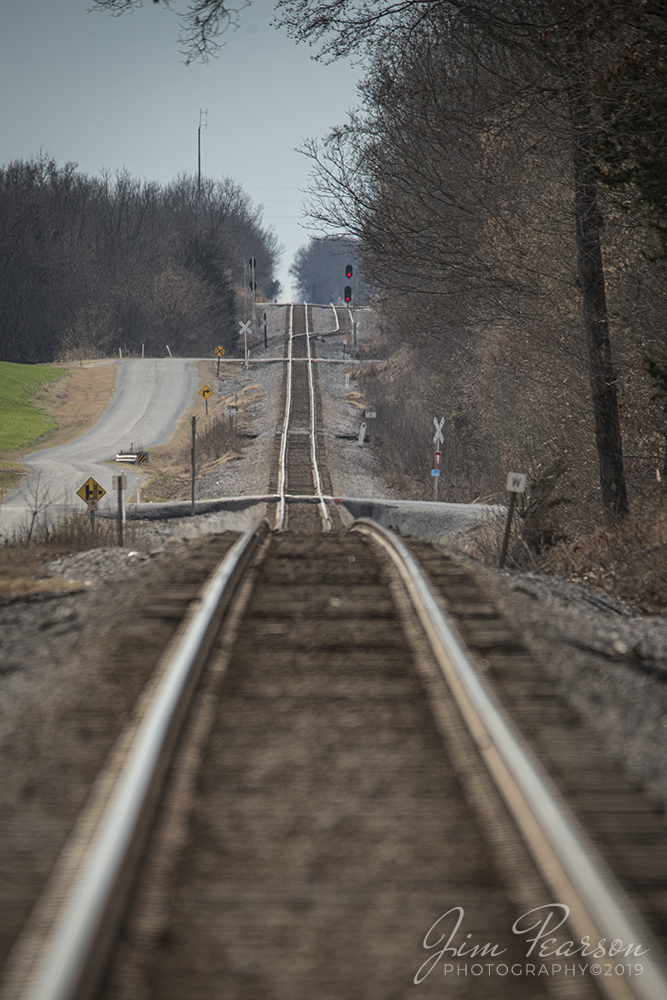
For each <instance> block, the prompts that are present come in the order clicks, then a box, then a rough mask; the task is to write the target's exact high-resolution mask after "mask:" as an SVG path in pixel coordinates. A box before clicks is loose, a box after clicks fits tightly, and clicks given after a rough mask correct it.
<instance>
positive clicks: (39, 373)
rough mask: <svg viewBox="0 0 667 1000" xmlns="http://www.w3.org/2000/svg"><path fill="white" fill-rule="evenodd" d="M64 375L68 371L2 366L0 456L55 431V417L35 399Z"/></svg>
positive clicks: (42, 367)
mask: <svg viewBox="0 0 667 1000" xmlns="http://www.w3.org/2000/svg"><path fill="white" fill-rule="evenodd" d="M65 375H67V369H66V368H52V367H51V366H50V365H18V364H14V363H12V362H10V361H1V362H0V453H11V452H14V451H17V450H18V449H19V448H22V447H24V446H26V445H28V444H30V443H31V442H33V441H38V440H40V439H41V438H44V437H46V436H47V435H48V434H49V432H53V431H54V430H55V429H56V427H57V424H56V422H55V420H54V418H53V416H52V415H51V414H50V413H49V412H48V411H47V410H45V409H44V408H43V407H41V406H39V405H38V404H37V403H36V402H35V399H36V397H37V396H38V394H39V393H40V392H43V390H44V388H45V387H46V386H47V385H48V384H49V383H51V382H58V381H60V380H61V379H62V378H64V377H65Z"/></svg>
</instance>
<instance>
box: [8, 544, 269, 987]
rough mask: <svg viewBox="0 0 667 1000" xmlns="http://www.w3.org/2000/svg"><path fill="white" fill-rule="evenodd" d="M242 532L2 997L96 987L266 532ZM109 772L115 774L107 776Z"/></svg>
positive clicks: (127, 740)
mask: <svg viewBox="0 0 667 1000" xmlns="http://www.w3.org/2000/svg"><path fill="white" fill-rule="evenodd" d="M265 531H266V528H262V527H260V526H255V527H253V528H251V529H250V530H249V531H247V532H246V533H245V534H244V535H242V536H241V537H240V538H239V539H238V540H237V541H236V542H235V544H234V545H233V546H232V548H231V549H230V550H229V552H228V553H227V555H226V556H225V558H224V559H223V560H222V562H221V563H220V565H219V566H218V568H217V570H215V572H214V573H213V575H212V576H211V577H210V578H209V581H208V583H207V584H206V586H205V589H204V591H203V592H202V594H201V596H200V599H199V601H198V602H195V607H194V608H193V611H192V613H191V614H190V616H189V619H188V620H187V623H186V624H185V626H184V628H183V630H182V631H181V630H179V632H178V633H177V634H176V636H175V638H174V640H172V643H171V644H170V646H169V647H168V648H167V651H166V652H165V654H164V655H163V657H162V660H161V662H160V666H159V667H158V671H157V674H158V676H159V683H158V685H157V687H156V690H155V691H154V692H152V697H151V698H150V702H149V704H148V708H147V711H146V712H145V714H144V715H143V716H142V717H141V719H140V720H139V722H138V724H137V726H136V730H134V731H132V732H131V733H130V734H129V735H128V733H127V732H124V733H123V734H121V737H120V738H119V740H118V742H117V744H116V751H117V752H116V753H115V754H114V752H113V751H112V754H111V758H110V761H109V764H108V765H107V767H106V768H105V771H104V772H103V773H102V775H101V776H100V778H99V779H98V781H97V782H96V786H95V788H94V790H93V793H92V794H91V796H90V800H89V803H90V805H89V807H88V808H87V809H84V812H83V814H82V816H81V818H80V819H79V821H78V823H77V826H76V827H75V830H74V832H73V834H72V835H71V836H70V838H69V840H68V843H67V844H66V846H65V849H64V851H63V853H62V854H61V857H60V859H59V862H58V863H57V865H56V870H55V871H54V874H53V876H52V878H51V881H50V883H49V885H48V886H47V889H46V890H45V892H44V893H43V895H42V897H41V900H40V903H38V906H37V908H36V909H35V911H33V915H32V916H31V919H30V921H29V923H28V926H27V927H26V930H25V931H24V933H23V935H22V936H21V938H19V941H18V942H17V946H16V948H15V950H14V952H13V953H12V956H10V961H9V963H8V966H9V971H8V975H7V977H6V979H5V981H4V982H3V984H2V990H1V993H0V996H2V1000H74V998H77V1000H78V998H81V997H85V996H88V995H89V994H90V992H91V991H92V989H93V988H94V985H95V982H96V980H97V977H98V975H99V973H100V971H101V970H100V965H101V964H102V963H103V962H104V958H105V955H106V950H107V947H108V943H109V941H110V940H111V938H112V936H113V933H114V930H115V927H116V925H117V922H118V919H119V916H120V913H121V912H122V907H123V904H124V901H125V896H126V893H127V889H128V885H129V881H130V876H129V874H128V866H129V862H134V861H136V859H137V856H138V854H139V852H140V849H141V847H142V845H143V842H144V839H145V836H146V831H147V826H148V822H149V818H150V811H151V806H152V804H153V802H154V800H155V797H156V794H157V790H158V789H159V786H160V783H161V781H162V778H163V776H164V774H165V771H166V769H167V766H168V763H169V760H170V757H171V753H172V750H173V747H174V744H175V741H176V738H177V735H178V732H179V730H180V726H181V724H182V721H183V719H184V717H185V714H186V712H187V709H188V706H189V703H190V699H191V697H192V694H193V691H194V688H195V686H196V683H197V680H198V678H199V676H200V674H201V670H202V667H203V664H204V662H205V660H206V657H207V656H208V653H209V650H210V647H211V645H212V643H213V639H214V637H215V634H216V631H217V628H218V626H219V623H220V620H221V618H222V615H223V614H224V611H225V610H226V608H227V606H228V604H229V601H230V600H231V597H232V595H233V592H234V590H235V587H236V584H237V583H238V581H239V579H240V576H241V574H242V572H243V570H244V569H245V566H246V565H247V563H248V561H249V559H250V558H251V556H252V554H253V552H254V551H255V548H256V547H257V545H258V544H259V542H260V540H261V538H262V537H263V535H264V534H265ZM110 772H111V777H110Z"/></svg>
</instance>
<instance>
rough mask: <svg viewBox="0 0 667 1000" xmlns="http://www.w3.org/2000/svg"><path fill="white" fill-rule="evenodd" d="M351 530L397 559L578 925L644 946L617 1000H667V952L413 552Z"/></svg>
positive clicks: (514, 806) (618, 986)
mask: <svg viewBox="0 0 667 1000" xmlns="http://www.w3.org/2000/svg"><path fill="white" fill-rule="evenodd" d="M350 530H354V531H360V532H363V533H364V534H366V535H368V536H369V537H370V538H371V539H372V540H373V541H374V542H375V543H376V544H377V545H379V546H381V547H382V548H383V549H384V551H385V552H386V553H387V554H388V555H389V557H390V558H391V560H392V561H393V563H394V565H395V566H396V569H397V570H398V573H399V575H400V577H401V579H402V581H403V583H404V585H405V587H406V589H407V590H408V593H409V595H410V597H411V599H412V602H413V604H414V607H415V609H416V611H417V614H418V615H419V618H420V621H421V624H422V627H423V628H424V631H425V632H426V634H427V636H428V639H429V641H430V643H431V647H432V649H433V652H434V654H435V656H436V659H437V661H438V664H439V666H440V669H441V671H442V673H443V675H444V677H445V680H446V681H447V684H448V685H449V688H450V690H451V692H452V695H453V696H454V699H455V700H456V703H457V705H458V708H459V711H460V713H461V715H462V717H463V720H464V722H465V723H466V726H467V728H468V730H469V732H470V733H471V735H472V737H473V739H474V741H475V743H476V744H477V747H478V749H479V752H480V754H481V756H482V758H483V759H484V761H485V763H486V766H487V768H488V770H489V771H490V773H491V776H492V778H493V780H494V781H495V783H496V785H497V787H498V788H499V789H500V792H501V794H502V796H503V798H504V800H505V803H506V805H507V807H508V809H509V810H510V812H511V814H512V816H513V817H514V820H515V822H516V824H517V826H518V827H519V829H520V831H521V833H522V836H523V838H524V840H525V842H526V844H527V846H528V848H529V850H530V852H531V854H532V855H533V857H534V858H535V861H536V863H537V865H538V866H539V868H540V870H541V872H542V876H543V878H544V879H545V880H546V882H547V884H548V885H550V886H551V888H552V889H553V890H554V892H555V893H556V894H557V898H558V900H559V902H562V903H565V904H566V905H567V906H569V908H570V915H569V918H568V919H569V921H570V925H571V926H572V927H573V929H574V930H575V931H576V933H577V934H579V935H580V936H581V937H584V935H588V936H589V938H590V939H591V941H600V940H602V939H606V940H607V941H610V942H611V941H613V940H614V939H620V940H621V941H623V942H624V943H625V944H628V943H629V942H634V944H635V945H638V944H641V945H642V947H643V948H646V949H647V950H648V951H649V952H650V953H649V954H643V955H642V957H641V964H642V966H643V973H642V975H641V976H636V977H633V978H632V980H630V979H629V978H621V977H620V976H612V977H609V978H607V977H599V978H598V979H597V981H596V983H597V985H598V986H599V988H600V989H601V990H602V992H603V993H604V994H605V996H607V997H608V998H609V1000H667V969H666V967H665V963H664V959H663V957H662V949H661V947H660V945H659V944H658V942H657V941H656V940H655V938H654V936H653V934H652V932H651V931H650V930H649V928H648V927H647V926H646V924H645V922H644V920H643V919H642V917H641V916H640V915H639V913H638V912H637V910H636V908H635V906H634V904H633V903H632V901H631V900H630V898H629V897H628V896H627V894H626V893H625V892H624V890H623V889H622V888H621V886H620V885H619V884H618V882H617V880H616V879H615V877H614V875H613V874H612V872H611V871H610V870H609V868H608V866H607V864H606V862H605V861H604V859H603V858H602V857H601V856H600V854H599V852H598V851H597V849H596V848H595V846H594V844H593V843H592V841H591V840H590V838H589V837H588V834H587V833H586V832H585V830H584V829H583V827H582V826H581V824H580V823H579V821H578V820H577V819H576V817H575V816H574V814H573V813H572V811H571V810H570V808H569V806H568V805H567V803H566V802H565V800H564V799H563V797H562V796H561V795H560V793H559V792H558V790H557V789H556V787H555V786H554V784H553V782H552V781H551V779H550V778H549V776H548V775H547V774H546V772H545V771H544V769H543V768H542V766H541V765H540V764H539V762H538V761H537V760H536V758H535V757H534V755H533V754H532V752H531V750H530V749H529V747H528V746H527V745H526V743H525V741H524V740H523V738H522V736H521V735H520V733H519V732H518V730H517V729H516V727H515V726H514V725H513V723H512V722H511V720H510V719H509V718H508V716H507V714H506V713H505V711H504V709H503V708H502V706H501V705H500V703H499V702H498V701H497V699H496V698H495V696H494V694H493V692H492V691H491V689H490V687H489V686H488V684H486V682H485V681H484V679H483V678H482V677H481V675H480V674H479V673H478V671H477V670H476V669H475V668H474V667H473V666H472V664H471V663H470V661H469V659H468V656H467V655H466V652H465V647H464V645H463V642H462V640H460V639H459V637H458V636H457V635H456V631H455V629H454V628H453V626H452V624H451V623H450V622H449V621H448V619H447V617H446V615H445V613H444V612H443V610H442V608H441V607H440V603H439V599H438V597H437V595H436V594H435V591H434V590H433V588H432V587H431V584H430V583H429V581H428V580H427V579H426V578H425V576H424V574H423V572H422V570H421V567H420V566H419V565H418V563H417V561H416V560H415V559H414V557H413V556H412V554H411V553H410V551H409V550H408V548H407V547H406V546H405V545H404V544H403V542H402V541H401V540H400V539H399V538H398V537H397V536H396V535H394V534H392V533H391V532H389V531H387V530H386V529H385V528H383V527H381V526H380V525H379V524H377V523H376V522H374V521H370V520H367V519H363V518H360V519H359V520H357V521H355V522H353V524H352V525H351V526H350Z"/></svg>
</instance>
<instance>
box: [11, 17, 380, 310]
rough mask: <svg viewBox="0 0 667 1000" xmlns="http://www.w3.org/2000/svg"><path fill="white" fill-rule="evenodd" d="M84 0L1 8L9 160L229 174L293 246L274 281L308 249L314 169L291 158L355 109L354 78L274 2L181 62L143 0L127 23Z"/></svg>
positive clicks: (166, 29) (172, 31)
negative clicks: (298, 40)
mask: <svg viewBox="0 0 667 1000" xmlns="http://www.w3.org/2000/svg"><path fill="white" fill-rule="evenodd" d="M89 6H90V2H89V0H0V93H1V94H2V97H1V98H0V163H3V164H4V163H7V162H8V161H10V160H14V159H26V158H29V157H31V156H32V155H34V154H35V153H37V152H38V151H39V150H40V149H42V150H44V151H45V152H47V153H49V154H51V155H52V156H53V157H54V158H55V159H56V160H57V161H58V162H59V163H65V162H67V161H73V162H75V163H77V164H78V165H79V169H80V170H82V171H84V172H85V173H88V174H97V173H98V172H99V170H100V169H102V168H107V169H111V170H116V169H122V168H124V167H125V168H127V170H128V171H129V172H130V173H131V174H132V175H134V176H136V177H142V178H146V179H148V180H155V181H161V182H166V181H170V180H172V179H173V178H174V177H176V176H177V174H179V173H181V172H182V171H188V172H190V173H193V174H194V173H196V171H197V128H198V125H199V111H200V108H202V109H208V118H207V119H205V120H207V121H208V127H207V129H206V130H202V143H201V145H202V173H203V174H206V175H208V176H211V177H223V176H229V177H233V178H234V180H236V181H238V182H239V183H240V184H241V185H242V186H243V187H244V189H245V190H246V191H247V192H248V194H249V195H250V197H251V198H252V199H253V201H254V202H255V203H261V204H263V205H264V206H265V212H264V219H265V222H267V223H268V224H270V225H272V226H274V228H275V230H276V232H277V234H278V238H279V240H280V242H281V243H282V244H284V245H285V253H284V255H283V259H282V261H281V264H280V265H279V270H278V277H279V278H280V280H281V282H282V284H283V287H284V288H285V289H286V290H289V289H290V287H291V281H290V279H289V278H288V274H287V271H288V268H289V265H290V263H291V262H292V259H293V257H294V253H295V252H296V250H297V249H298V247H300V246H301V245H303V244H304V243H306V242H307V241H308V230H307V228H303V226H307V222H306V220H305V218H304V217H303V207H302V206H303V196H302V194H301V193H300V192H301V191H303V190H304V188H305V186H306V184H307V179H308V174H309V169H310V168H309V164H308V161H307V160H306V159H305V157H303V156H301V155H299V154H298V153H297V152H295V149H296V147H298V146H300V145H301V144H302V143H303V140H304V139H306V138H308V137H314V136H322V135H324V134H325V133H326V132H327V131H328V129H329V128H330V127H331V126H333V125H337V124H341V123H342V122H343V121H344V120H345V117H346V112H347V111H348V109H350V108H352V107H354V106H355V105H356V104H357V95H356V89H355V88H356V82H357V80H358V76H359V72H360V71H359V70H358V69H357V68H355V67H352V66H351V65H350V63H349V62H340V63H336V64H334V65H331V66H326V65H322V64H320V63H317V62H314V61H313V60H312V59H311V50H310V49H309V48H308V47H307V46H305V45H299V46H297V45H296V44H295V43H294V42H293V41H291V39H289V38H288V37H287V35H286V34H285V32H284V31H276V29H274V28H272V27H270V21H271V18H272V15H273V2H272V0H253V2H252V5H251V6H250V7H248V8H247V9H246V10H244V11H242V12H241V15H240V28H239V29H238V30H237V31H229V32H227V34H226V35H225V36H224V41H225V46H224V48H223V49H222V51H221V52H220V54H219V55H218V57H217V58H215V59H211V60H210V61H209V62H208V63H205V64H199V63H198V64H194V65H190V66H185V65H184V63H183V57H182V55H181V54H180V53H179V45H178V22H177V19H176V17H175V16H174V15H173V14H170V13H169V12H168V11H167V10H165V9H163V8H162V7H161V6H156V5H155V4H153V3H151V2H150V0H146V4H145V6H144V7H143V8H141V9H138V10H135V11H133V12H132V13H126V14H123V15H122V16H121V17H111V16H110V15H108V14H105V13H99V12H94V13H88V12H87V8H88V7H89Z"/></svg>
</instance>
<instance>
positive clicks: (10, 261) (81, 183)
mask: <svg viewBox="0 0 667 1000" xmlns="http://www.w3.org/2000/svg"><path fill="white" fill-rule="evenodd" d="M250 256H253V257H255V258H256V260H257V270H256V276H257V282H258V285H259V288H260V289H264V288H266V289H267V291H268V292H269V294H270V293H271V292H272V291H273V288H274V283H273V270H274V267H275V264H276V259H277V256H278V247H277V241H276V237H275V235H274V233H273V232H272V230H270V229H268V228H267V227H265V226H264V225H263V224H262V218H261V208H258V207H256V206H254V205H253V204H252V202H251V200H250V198H249V196H248V195H247V194H245V192H244V191H243V190H242V188H241V187H240V186H239V185H238V184H236V183H235V182H234V181H232V180H229V179H223V180H220V181H216V180H212V179H209V178H202V182H201V186H198V184H197V178H195V177H192V176H189V175H186V174H183V175H182V176H180V177H178V178H177V179H176V180H175V181H173V182H172V183H171V184H167V185H160V184H157V183H153V182H149V181H143V180H138V179H136V178H133V177H131V176H130V175H129V174H128V173H127V172H125V171H123V172H119V173H115V174H112V173H111V172H103V173H102V174H101V175H100V176H99V177H90V176H88V175H86V174H84V173H81V172H79V171H78V170H77V168H76V165H75V164H72V163H67V164H64V165H59V164H57V163H56V162H55V161H54V160H53V159H52V158H51V157H49V156H46V155H40V156H37V157H34V158H32V159H31V160H17V161H14V162H12V163H8V164H6V165H4V166H2V167H0V360H4V361H17V362H47V361H52V360H54V359H58V358H63V357H66V356H76V355H81V354H87V355H99V354H110V353H111V354H117V353H118V350H119V349H120V350H121V351H122V352H123V353H140V352H141V351H142V349H143V350H144V351H145V353H146V354H147V355H149V356H150V355H157V356H162V355H164V354H166V348H167V346H169V349H170V350H171V351H172V352H173V353H175V354H176V353H178V354H182V355H183V354H185V355H193V354H210V353H211V351H212V349H213V347H214V346H217V345H218V344H222V345H223V346H225V347H226V349H227V350H228V351H234V350H235V349H236V347H237V337H236V331H237V322H236V307H235V288H236V287H238V286H242V284H243V264H244V260H246V259H247V258H248V257H250Z"/></svg>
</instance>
